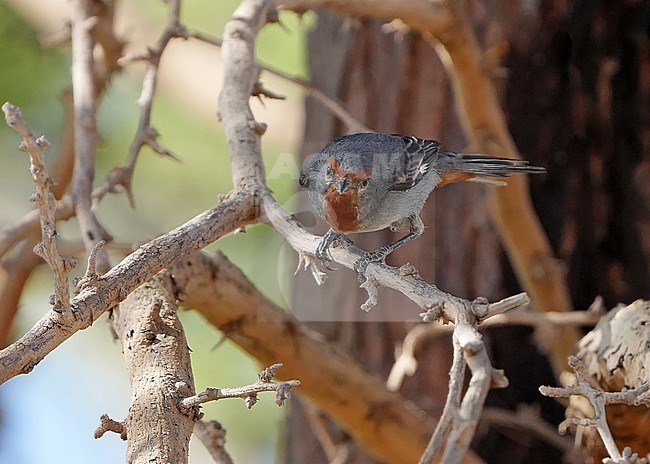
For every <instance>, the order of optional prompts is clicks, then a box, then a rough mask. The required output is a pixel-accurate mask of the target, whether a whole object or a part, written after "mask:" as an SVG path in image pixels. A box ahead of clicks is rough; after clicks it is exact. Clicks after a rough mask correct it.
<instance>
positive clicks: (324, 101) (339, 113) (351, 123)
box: [187, 32, 373, 132]
mask: <svg viewBox="0 0 650 464" xmlns="http://www.w3.org/2000/svg"><path fill="white" fill-rule="evenodd" d="M187 37H189V38H194V39H197V40H200V41H201V42H205V43H208V44H211V45H216V46H217V47H221V43H222V42H221V40H219V39H217V38H214V37H209V36H207V35H205V34H201V33H199V32H188V33H187ZM258 67H259V68H260V69H262V70H264V71H266V72H268V73H269V74H272V75H274V76H276V77H279V78H281V79H284V80H286V81H288V82H291V83H293V84H296V85H298V86H299V87H301V88H302V89H303V90H304V91H305V92H306V93H307V95H309V96H310V97H313V98H314V99H315V100H316V101H317V102H318V103H320V104H321V105H323V106H324V107H325V108H327V109H328V110H329V111H330V112H331V113H332V114H333V115H334V116H335V117H337V118H338V119H339V120H340V121H341V122H342V123H343V124H345V125H346V126H348V130H349V131H350V132H373V131H372V130H371V129H369V128H368V127H366V126H365V125H363V124H361V123H360V122H359V121H358V120H357V119H356V118H355V117H354V116H352V114H351V113H350V112H349V111H348V110H346V109H345V108H344V107H343V105H342V104H341V103H340V102H338V101H336V100H335V99H333V98H332V97H330V96H328V95H327V94H325V93H324V92H322V91H321V90H320V89H317V88H316V87H314V86H313V85H312V84H311V82H309V81H308V80H305V79H301V78H299V77H296V76H292V75H291V74H288V73H285V72H284V71H280V70H279V69H275V68H273V67H271V66H269V65H266V64H258Z"/></svg>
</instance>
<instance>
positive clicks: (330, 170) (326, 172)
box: [325, 166, 334, 176]
mask: <svg viewBox="0 0 650 464" xmlns="http://www.w3.org/2000/svg"><path fill="white" fill-rule="evenodd" d="M325 174H326V175H328V176H333V175H334V171H332V168H331V167H330V166H328V167H327V171H325Z"/></svg>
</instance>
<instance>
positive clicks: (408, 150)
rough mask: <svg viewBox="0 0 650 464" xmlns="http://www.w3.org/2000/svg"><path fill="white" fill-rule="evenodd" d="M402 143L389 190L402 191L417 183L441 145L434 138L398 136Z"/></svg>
mask: <svg viewBox="0 0 650 464" xmlns="http://www.w3.org/2000/svg"><path fill="white" fill-rule="evenodd" d="M400 137H401V138H402V141H403V143H404V146H403V149H402V152H401V153H399V156H398V163H397V167H396V168H395V172H394V173H393V185H392V186H391V187H390V190H396V191H404V190H408V189H410V188H413V187H414V186H415V185H417V183H418V182H420V180H422V177H423V176H424V174H425V173H426V172H427V171H428V170H429V168H430V167H431V162H432V161H433V159H434V157H435V156H436V153H438V149H439V148H440V146H441V145H442V144H441V143H440V142H438V141H436V140H425V139H419V138H417V137H413V136H400Z"/></svg>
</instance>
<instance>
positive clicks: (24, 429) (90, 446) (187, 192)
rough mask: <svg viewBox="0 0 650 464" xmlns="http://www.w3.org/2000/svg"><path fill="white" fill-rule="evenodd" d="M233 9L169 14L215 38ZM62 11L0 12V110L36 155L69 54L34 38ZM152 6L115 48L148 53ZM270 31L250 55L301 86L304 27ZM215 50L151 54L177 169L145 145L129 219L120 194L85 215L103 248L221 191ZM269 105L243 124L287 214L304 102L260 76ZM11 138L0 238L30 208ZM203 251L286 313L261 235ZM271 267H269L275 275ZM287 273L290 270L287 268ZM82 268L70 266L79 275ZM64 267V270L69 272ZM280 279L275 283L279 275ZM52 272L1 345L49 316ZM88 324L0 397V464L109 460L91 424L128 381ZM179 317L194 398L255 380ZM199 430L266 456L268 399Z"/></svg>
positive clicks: (119, 121)
mask: <svg viewBox="0 0 650 464" xmlns="http://www.w3.org/2000/svg"><path fill="white" fill-rule="evenodd" d="M238 4H239V2H238V1H233V0H227V1H223V0H222V1H219V2H212V1H207V0H198V1H197V0H194V1H191V2H189V1H188V2H184V3H183V5H182V16H181V19H182V21H183V22H184V23H185V24H186V25H187V26H188V27H189V28H191V29H192V30H196V31H200V32H203V33H206V34H208V35H211V36H215V37H220V35H221V32H222V30H223V26H224V24H225V22H226V21H227V20H228V19H229V17H230V16H231V14H232V12H233V11H234V9H235V7H236V6H237V5H238ZM70 5H71V4H70V2H68V1H65V0H53V1H48V2H40V1H38V0H33V1H32V0H15V1H14V0H8V1H4V0H2V1H0V100H2V102H5V101H10V102H12V103H13V104H15V105H17V106H19V107H21V109H22V111H23V114H24V116H25V118H26V120H27V121H28V123H29V124H30V125H31V127H32V129H33V130H34V131H35V132H36V133H37V134H45V135H46V136H47V137H48V139H49V140H50V141H51V142H52V147H51V148H50V149H49V150H48V151H47V154H46V156H47V157H48V158H47V160H52V158H53V157H54V156H55V155H56V153H57V149H58V148H59V147H60V145H61V140H60V138H61V131H62V127H63V118H64V111H63V105H62V102H61V98H60V96H61V94H62V92H64V91H65V90H67V89H69V88H70V50H69V45H68V44H65V45H62V46H58V47H55V48H43V47H42V46H41V41H42V39H44V38H47V37H50V36H51V35H52V34H55V33H57V32H60V31H61V30H63V29H64V26H65V21H66V20H67V18H68V17H69V14H70V13H69V12H70ZM167 11H168V9H167V5H166V4H165V3H164V2H162V1H160V2H158V1H154V2H150V1H143V0H136V1H124V2H120V7H119V8H118V18H117V21H116V24H117V32H118V34H120V36H121V37H123V38H124V39H125V40H126V42H127V43H128V45H127V49H126V52H127V53H139V52H143V51H144V50H145V47H146V46H148V45H152V44H153V43H154V42H155V40H156V38H157V36H158V34H159V33H160V32H161V31H162V29H163V27H164V25H165V22H166V19H167ZM281 19H282V26H279V25H270V26H269V27H266V28H264V30H263V31H262V33H261V34H260V37H259V40H258V49H257V51H258V56H259V60H260V61H261V62H264V63H273V66H274V67H276V68H278V69H281V70H283V71H285V72H288V73H290V74H293V75H296V76H301V77H304V76H305V69H306V66H305V53H306V52H305V31H306V28H307V26H308V24H309V22H310V16H309V15H306V16H303V18H302V19H299V18H298V17H297V16H296V15H294V14H290V13H287V14H284V13H283V14H282V15H281ZM219 53H220V50H219V49H218V48H217V47H213V46H208V45H205V44H202V43H199V42H197V41H183V40H176V41H174V42H173V43H172V44H171V45H170V46H169V47H168V49H167V50H166V51H165V55H164V57H163V60H162V66H161V71H160V84H159V91H158V94H157V95H156V98H155V103H154V110H153V115H152V124H153V126H155V127H156V128H157V129H158V130H159V132H160V133H161V137H160V141H161V143H163V144H164V145H165V146H167V147H168V148H169V149H171V150H172V151H173V152H174V153H175V154H176V155H177V156H178V157H179V158H180V159H181V160H182V163H181V164H178V163H175V162H173V161H170V160H168V159H162V158H160V157H158V156H157V155H155V154H153V153H152V152H151V151H149V150H148V149H145V150H144V151H143V153H142V155H141V157H140V159H139V162H138V165H137V168H136V172H135V178H134V197H135V202H136V209H134V210H133V209H131V208H130V207H129V204H128V201H127V199H126V197H125V196H124V195H117V196H109V197H107V198H106V199H105V200H104V201H103V202H102V204H101V206H100V208H99V211H98V215H99V218H100V220H101V221H102V222H103V223H104V224H105V225H106V226H107V228H108V230H109V231H110V233H111V234H112V235H113V236H114V237H115V238H116V242H117V243H119V244H121V245H125V246H126V247H130V246H131V245H132V244H138V243H140V242H143V241H146V240H149V239H151V238H154V237H156V236H158V235H160V234H162V233H164V232H166V231H168V230H170V229H172V228H174V227H176V226H177V225H179V224H181V223H183V222H185V221H186V220H188V219H190V218H192V217H193V216H194V215H196V214H198V213H200V212H201V211H203V210H205V209H207V208H209V207H211V206H213V205H214V204H215V203H216V202H217V200H218V197H219V195H222V194H226V193H227V192H228V191H229V190H230V189H231V187H232V181H231V176H230V164H229V154H228V150H227V144H226V140H225V136H224V133H223V130H222V126H221V124H220V122H219V120H218V118H217V114H216V113H217V95H218V92H219V89H220V86H221V73H220V59H219ZM143 70H144V65H142V64H134V65H131V66H129V67H128V69H127V70H126V71H124V72H122V73H120V74H118V75H117V76H116V78H115V79H114V81H113V82H112V84H111V85H110V86H109V90H108V92H107V94H106V95H105V97H104V98H103V100H102V103H101V105H100V107H99V115H98V120H99V132H100V136H101V141H100V145H99V150H98V170H97V176H96V184H99V182H102V181H103V180H104V178H105V176H106V174H107V173H108V171H109V170H110V169H111V168H113V167H114V166H115V165H117V164H122V163H123V162H124V159H125V157H126V154H127V152H128V147H129V145H130V143H131V140H132V139H133V136H134V134H135V130H136V127H137V120H138V106H137V99H138V97H139V95H140V90H141V88H140V86H141V82H142V74H143ZM262 81H263V82H264V84H265V85H266V86H267V87H268V88H270V89H271V90H273V91H275V92H277V93H280V94H283V95H285V96H286V97H287V98H286V100H283V101H275V100H265V101H264V103H263V104H261V103H260V102H259V101H258V100H257V99H254V100H253V101H252V104H253V107H254V112H255V115H256V117H257V118H258V120H260V121H264V122H266V123H268V125H269V130H268V132H267V134H266V136H265V137H264V138H263V144H264V150H263V151H264V155H265V158H266V159H265V161H266V163H267V167H268V170H269V176H268V182H269V185H270V187H271V188H272V189H273V191H274V192H275V195H276V197H277V198H278V200H279V201H280V202H281V203H283V204H285V205H287V207H290V205H291V204H292V203H295V201H294V199H293V195H294V190H295V185H294V182H295V178H296V174H295V173H296V171H297V167H296V161H295V159H296V158H295V156H294V152H295V149H296V145H297V143H298V140H299V136H300V132H301V127H302V118H303V105H302V94H301V90H300V89H299V88H298V87H296V86H293V85H287V84H286V83H285V82H282V81H278V80H277V79H274V78H273V77H270V76H266V75H265V76H263V77H262ZM19 143H20V140H19V138H18V136H17V134H16V133H15V132H13V131H12V130H11V129H10V128H9V127H7V126H6V125H5V124H4V121H3V123H2V124H0V166H1V167H2V168H1V169H0V172H1V174H0V185H1V186H2V187H1V190H0V227H4V226H7V225H10V224H13V223H14V222H16V221H17V220H18V219H20V218H21V217H22V216H23V215H24V214H25V213H26V212H28V211H29V210H30V209H32V207H33V204H32V203H30V201H29V196H30V194H31V192H32V191H33V183H32V180H31V176H30V174H29V171H28V169H29V159H28V157H27V155H25V154H24V153H22V152H19V151H18V144H19ZM60 233H61V236H62V237H63V239H64V240H65V241H66V243H69V244H70V245H71V246H75V244H76V245H78V244H79V243H80V242H79V234H78V227H77V225H76V222H75V221H74V220H71V221H69V223H66V224H63V225H62V226H61V227H60ZM216 247H217V248H219V249H221V250H223V251H224V252H225V253H226V254H227V255H228V256H231V257H235V256H236V258H233V259H234V262H235V263H236V264H237V265H238V266H239V267H240V268H241V269H242V270H243V271H244V272H245V273H246V274H247V276H248V277H249V278H250V279H252V280H253V282H255V284H256V285H257V286H258V287H259V288H260V289H261V290H262V291H263V292H264V293H265V294H266V295H267V296H268V297H270V298H272V299H273V300H274V301H275V302H276V303H278V304H280V305H281V306H282V307H285V308H286V307H287V298H288V295H287V291H288V290H287V289H288V284H289V276H291V273H292V272H293V269H291V272H288V271H286V270H285V269H280V272H277V273H276V271H275V269H276V267H278V266H280V267H282V266H284V264H283V263H285V262H286V259H284V258H283V257H281V256H280V255H281V254H283V253H287V252H288V250H287V249H286V248H285V247H282V246H281V241H280V240H279V238H278V237H277V236H276V235H275V234H274V233H273V232H272V231H271V229H269V228H268V227H265V226H256V227H251V228H249V229H248V230H247V233H246V234H242V235H238V236H237V237H236V238H233V237H226V238H225V239H223V240H220V241H219V243H218V244H216ZM276 263H280V264H277V265H276ZM288 266H289V265H288ZM80 267H83V266H80ZM77 271H79V269H77ZM285 271H286V272H285ZM51 289H52V280H51V273H50V272H49V271H48V269H46V268H45V267H41V268H40V269H38V270H37V272H36V273H35V274H34V275H33V276H32V278H31V279H30V280H29V282H28V288H27V291H26V292H25V294H24V297H23V299H22V300H21V303H20V310H19V312H18V315H17V317H16V320H15V323H14V326H13V327H12V329H11V330H12V332H11V339H12V340H13V339H15V338H17V337H19V336H20V335H21V334H23V333H24V332H25V331H26V330H27V329H28V328H30V327H31V326H32V325H33V324H34V323H35V322H36V321H37V320H38V319H39V318H40V317H41V316H42V315H43V314H44V313H45V312H46V311H47V310H48V309H49V305H48V303H47V302H48V298H49V295H50V293H51ZM105 317H106V316H103V317H102V319H101V320H99V321H97V322H95V324H94V325H93V326H92V327H90V328H89V329H87V330H85V331H83V332H81V333H78V334H77V335H76V336H74V337H72V338H71V339H70V340H68V341H67V342H66V343H64V344H63V345H62V346H61V347H59V348H58V349H57V350H55V351H54V352H53V353H52V354H51V355H50V356H48V357H47V358H46V359H45V360H44V361H43V362H41V363H40V364H39V365H38V366H37V367H36V369H35V370H34V371H33V372H32V373H31V374H30V375H29V376H20V377H17V378H14V379H12V380H11V381H9V382H7V383H6V384H5V385H3V386H2V388H0V462H1V463H11V464H32V463H44V462H47V463H52V464H55V463H83V462H94V463H114V462H121V461H123V459H124V453H125V449H126V446H125V443H124V442H122V441H121V440H120V439H119V437H117V436H116V435H113V434H109V435H106V436H105V437H104V438H102V439H100V440H95V439H93V431H94V429H95V428H96V426H97V425H98V423H99V422H98V421H99V416H100V415H101V414H103V413H108V414H109V415H110V416H111V417H115V418H121V417H124V416H125V414H126V412H127V409H128V406H129V398H130V389H129V384H128V378H127V376H126V373H125V371H124V363H123V361H122V354H121V350H120V345H119V343H116V342H115V341H114V340H113V339H112V335H111V331H110V327H109V325H108V324H107V323H106V321H105ZM181 318H182V320H183V324H184V327H185V330H186V334H187V338H188V341H189V345H190V347H191V349H192V362H193V367H194V372H195V380H196V386H197V389H199V390H202V389H204V388H206V387H208V386H215V387H217V386H219V387H227V386H238V385H244V384H248V383H252V382H255V381H256V380H257V373H258V371H259V366H258V365H257V364H256V363H255V362H254V361H253V360H251V359H250V358H249V357H248V356H246V355H245V354H243V353H241V352H240V350H239V349H238V348H237V347H235V346H233V345H232V344H231V343H230V342H228V341H226V342H225V343H223V344H219V342H220V340H221V335H220V334H219V333H218V332H217V331H216V330H214V329H212V328H211V327H209V326H208V325H207V324H206V323H205V322H204V321H202V320H201V318H200V317H199V316H198V315H196V314H195V313H192V312H185V311H184V312H182V314H181ZM204 411H205V413H206V418H207V419H217V420H219V421H220V422H221V423H222V425H223V426H224V427H225V428H226V429H227V430H228V431H229V434H228V435H227V440H228V449H229V451H230V453H231V454H232V455H233V457H234V458H235V459H236V460H237V461H238V462H258V463H271V462H275V461H276V447H277V440H278V434H279V433H280V432H281V429H282V427H283V425H282V420H281V416H280V414H281V411H280V409H279V408H278V407H277V406H276V405H275V402H274V397H273V394H272V393H271V394H268V395H261V401H260V402H259V403H258V404H257V405H256V406H255V407H254V408H253V409H252V410H251V411H247V410H246V408H245V406H244V402H243V401H239V400H233V401H220V402H218V403H212V404H210V405H208V406H206V407H205V408H204ZM191 446H192V447H191V452H190V454H191V457H190V459H191V462H193V463H200V462H212V459H211V458H210V457H209V456H207V454H206V452H205V451H204V449H203V446H202V445H201V444H200V443H198V445H197V443H195V441H194V439H193V441H192V445H191Z"/></svg>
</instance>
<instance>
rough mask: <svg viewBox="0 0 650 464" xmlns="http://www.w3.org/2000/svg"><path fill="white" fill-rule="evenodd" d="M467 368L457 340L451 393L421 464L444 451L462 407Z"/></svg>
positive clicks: (450, 379)
mask: <svg viewBox="0 0 650 464" xmlns="http://www.w3.org/2000/svg"><path fill="white" fill-rule="evenodd" d="M466 366H467V364H466V363H465V359H464V358H463V356H462V353H461V350H460V347H456V340H454V355H453V360H452V364H451V369H450V370H449V392H448V393H447V399H446V401H445V407H444V409H443V411H442V415H441V416H440V420H439V421H438V425H437V427H436V430H435V431H434V432H433V435H431V440H429V444H428V445H427V448H426V449H425V450H424V453H423V454H422V457H421V458H420V464H428V463H430V462H432V461H433V459H434V458H435V457H436V456H437V455H438V453H439V452H440V450H441V449H442V445H443V442H445V441H446V440H447V437H448V436H449V432H451V427H452V423H453V419H454V414H455V413H456V412H457V411H458V408H459V407H460V401H461V394H462V389H463V384H464V382H465V367H466Z"/></svg>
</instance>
